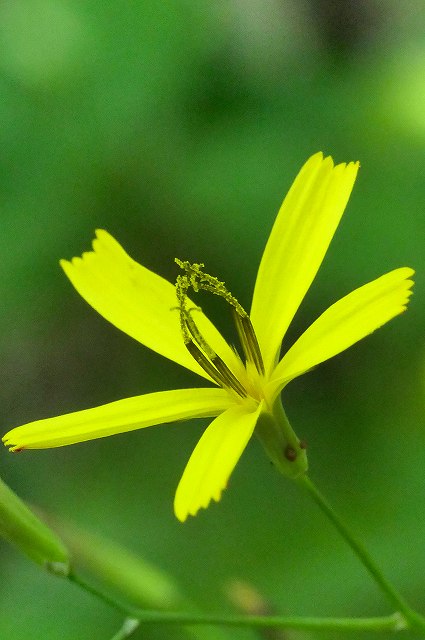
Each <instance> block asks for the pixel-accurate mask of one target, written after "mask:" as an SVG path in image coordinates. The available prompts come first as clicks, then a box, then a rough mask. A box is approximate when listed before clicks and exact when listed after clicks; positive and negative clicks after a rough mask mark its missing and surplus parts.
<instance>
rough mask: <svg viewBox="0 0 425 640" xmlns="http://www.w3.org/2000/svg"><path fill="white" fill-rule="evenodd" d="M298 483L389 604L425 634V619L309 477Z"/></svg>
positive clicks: (299, 480)
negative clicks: (399, 590)
mask: <svg viewBox="0 0 425 640" xmlns="http://www.w3.org/2000/svg"><path fill="white" fill-rule="evenodd" d="M298 483H299V484H300V485H302V486H303V487H304V488H305V489H307V491H308V492H309V493H310V495H311V497H312V498H313V500H314V501H315V502H316V504H317V505H318V506H319V507H320V509H321V510H322V511H323V513H324V514H325V515H326V516H327V517H328V518H329V520H330V521H331V522H332V524H333V525H334V527H335V528H336V529H337V531H338V532H339V533H340V534H341V536H342V537H343V538H344V540H345V541H346V542H347V544H348V545H349V546H350V547H351V549H352V550H353V551H354V553H355V554H356V556H357V557H358V558H359V560H360V562H361V563H362V564H363V565H364V567H366V569H367V570H368V572H369V573H370V575H371V576H372V578H373V579H374V580H375V582H376V583H377V585H378V586H379V588H380V589H381V591H382V592H383V593H384V594H385V596H386V597H387V599H388V600H389V602H390V603H391V604H392V605H393V606H394V607H395V608H396V609H397V610H398V611H399V612H400V613H401V614H402V615H403V617H404V618H405V620H406V621H407V623H408V626H409V627H415V628H417V629H421V630H422V632H425V618H424V617H423V616H421V615H420V614H419V613H417V612H416V611H414V610H413V609H412V608H411V607H410V606H409V605H408V604H407V602H406V600H405V599H404V598H403V596H402V595H401V594H400V593H399V592H398V591H397V590H396V589H395V587H394V586H393V585H392V584H391V582H389V580H388V579H387V578H386V577H385V576H384V574H383V573H382V571H381V570H380V569H379V567H378V566H377V565H376V563H375V561H374V560H373V559H372V557H371V556H370V554H369V552H368V551H367V550H366V548H365V547H364V546H363V544H362V543H361V542H359V541H358V540H357V539H356V538H355V536H354V535H353V534H352V532H351V531H350V529H349V527H348V526H347V525H346V524H345V523H344V522H343V521H342V520H341V519H340V517H339V516H338V515H337V514H336V513H335V511H334V509H333V507H332V506H331V505H330V504H329V502H328V501H327V499H326V498H325V497H324V496H323V495H322V493H321V492H320V491H319V489H317V487H316V486H315V485H314V484H313V482H312V481H311V480H310V478H309V477H308V476H307V475H302V476H300V477H299V478H298Z"/></svg>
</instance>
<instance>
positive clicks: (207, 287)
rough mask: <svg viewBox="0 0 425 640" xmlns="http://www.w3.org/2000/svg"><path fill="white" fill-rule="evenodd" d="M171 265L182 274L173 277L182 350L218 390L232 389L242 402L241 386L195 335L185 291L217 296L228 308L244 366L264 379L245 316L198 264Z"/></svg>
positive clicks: (181, 263)
mask: <svg viewBox="0 0 425 640" xmlns="http://www.w3.org/2000/svg"><path fill="white" fill-rule="evenodd" d="M175 262H176V263H177V264H178V266H179V267H180V268H181V269H182V270H183V271H184V275H179V276H177V281H176V294H177V301H178V305H179V307H178V308H179V311H180V325H181V329H182V334H183V340H184V343H185V345H186V348H187V349H188V351H189V352H190V354H191V355H192V356H193V358H194V359H195V360H196V362H197V363H198V364H199V365H200V366H201V367H202V368H203V369H204V371H205V372H206V373H208V375H209V376H210V377H211V378H212V379H213V380H214V381H215V382H216V383H217V384H218V385H219V386H221V387H225V388H230V389H233V391H235V392H236V393H237V394H238V395H239V396H241V397H242V398H245V397H247V396H248V395H249V394H248V392H247V390H246V389H245V386H244V385H243V384H241V382H240V381H239V380H238V378H237V377H236V376H235V375H234V374H233V372H232V371H231V370H230V369H229V367H228V366H227V365H226V363H225V362H224V361H223V360H222V359H221V358H220V356H219V355H218V354H217V353H216V352H215V351H214V350H213V349H212V347H211V346H210V345H209V344H208V342H207V341H206V340H205V338H204V337H203V336H202V334H201V332H200V331H199V329H198V327H197V325H196V322H195V320H194V319H193V316H192V313H193V312H194V311H199V310H200V308H199V307H188V296H187V292H188V290H189V289H193V291H195V292H196V293H197V292H198V291H201V290H203V291H208V292H209V293H213V294H214V295H217V296H220V297H221V298H223V299H224V300H225V301H226V302H227V303H228V304H229V305H230V306H231V309H232V315H233V319H234V322H235V325H236V329H237V332H238V336H239V340H240V343H241V346H242V349H243V352H244V355H245V364H246V365H248V364H249V363H250V364H252V365H254V367H255V369H256V370H257V373H258V374H260V375H264V363H263V358H262V356H261V351H260V347H259V344H258V340H257V336H256V335H255V332H254V328H253V326H252V323H251V320H250V317H249V315H248V314H247V312H246V311H245V309H244V308H243V307H242V305H241V304H239V302H238V301H237V299H236V298H235V297H234V296H233V295H232V294H231V293H230V291H229V290H228V289H227V288H226V286H225V284H224V282H221V281H220V280H218V278H216V277H215V276H210V275H209V274H208V273H205V271H203V270H202V269H203V267H204V265H203V264H202V263H199V264H197V263H193V264H192V263H190V262H188V261H187V260H179V259H178V258H176V259H175Z"/></svg>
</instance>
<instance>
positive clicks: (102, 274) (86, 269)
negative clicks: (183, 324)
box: [60, 230, 235, 379]
mask: <svg viewBox="0 0 425 640" xmlns="http://www.w3.org/2000/svg"><path fill="white" fill-rule="evenodd" d="M60 264H61V266H62V268H63V270H64V271H65V273H66V275H67V276H68V278H69V279H70V280H71V282H72V284H73V285H74V287H75V289H76V290H77V291H78V293H79V294H80V295H81V296H82V297H83V298H84V299H85V300H86V301H87V302H88V303H89V304H90V305H91V306H92V307H93V308H94V309H96V311H97V312H98V313H100V315H102V316H103V317H104V318H106V320H109V322H111V323H112V324H113V325H115V326H116V327H118V329H121V331H124V332H125V333H127V334H128V335H129V336H131V337H132V338H135V339H136V340H138V341H139V342H141V343H142V344H144V345H146V346H147V347H149V348H150V349H153V350H154V351H156V352H157V353H160V354H161V355H163V356H165V357H166V358H170V360H173V361H174V362H177V363H178V364H181V365H182V366H184V367H187V368H188V369H190V370H191V371H195V372H196V373H198V374H199V375H201V376H203V377H204V378H207V379H209V376H208V375H207V374H206V373H205V371H204V370H203V369H202V368H201V367H200V366H199V365H198V364H197V362H195V360H194V359H193V358H192V356H191V355H190V354H189V352H188V351H187V349H186V347H185V346H184V342H183V336H182V332H181V328H180V318H179V312H178V310H177V299H176V291H175V287H174V286H173V285H172V284H171V283H170V282H168V281H167V280H165V279H164V278H162V277H161V276H159V275H157V274H156V273H154V272H153V271H150V270H149V269H146V268H145V267H143V266H141V265H140V264H138V263H137V262H135V261H134V260H133V259H132V258H130V256H129V255H128V254H127V253H126V252H125V251H124V249H123V248H122V247H121V245H120V244H119V243H118V242H117V241H116V240H115V239H114V238H113V237H112V236H111V235H110V234H109V233H107V232H106V231H103V230H97V231H96V239H95V240H94V241H93V251H90V252H87V253H83V255H82V257H81V258H73V260H72V261H71V262H68V261H67V260H61V263H60ZM193 306H195V305H193ZM195 320H196V323H197V325H198V326H199V330H200V331H201V333H202V335H203V336H204V338H205V340H206V341H207V342H208V343H209V344H210V346H212V348H213V349H214V350H215V351H216V352H217V353H218V354H219V355H220V356H221V357H222V359H223V360H225V361H226V362H227V363H228V364H229V365H230V366H235V364H234V363H235V355H234V353H233V351H232V350H231V348H230V347H229V346H228V345H227V343H226V342H225V340H224V338H223V337H222V336H221V335H220V333H219V332H218V331H217V329H216V328H215V327H214V325H213V324H212V323H211V322H210V321H209V320H208V319H207V318H206V316H205V315H204V314H203V313H202V312H199V313H196V318H195Z"/></svg>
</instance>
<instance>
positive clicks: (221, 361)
mask: <svg viewBox="0 0 425 640" xmlns="http://www.w3.org/2000/svg"><path fill="white" fill-rule="evenodd" d="M358 167H359V165H358V163H353V162H350V163H348V164H339V165H336V166H334V163H333V161H332V158H330V157H327V158H323V155H322V154H321V153H317V154H315V155H313V156H312V157H311V158H310V159H309V160H308V161H307V162H306V163H305V165H304V166H303V167H302V169H301V171H300V172H299V174H298V176H297V177H296V179H295V181H294V183H293V185H292V187H291V189H290V190H289V193H288V195H287V196H286V198H285V200H284V202H283V204H282V207H281V209H280V211H279V214H278V216H277V219H276V221H275V224H274V226H273V229H272V232H271V234H270V237H269V240H268V242H267V245H266V248H265V251H264V254H263V257H262V260H261V263H260V267H259V270H258V275H257V280H256V283H255V289H254V295H253V299H252V306H251V312H250V314H249V316H248V314H247V313H246V312H245V311H244V310H243V309H242V307H240V305H238V303H237V301H236V299H235V298H233V296H231V294H230V293H229V292H228V291H227V290H226V289H225V287H224V284H223V283H220V282H219V281H218V280H216V279H215V278H212V277H211V276H208V275H207V274H205V273H203V271H202V268H201V267H202V265H189V263H181V262H180V261H178V262H179V264H180V266H182V267H183V268H184V270H185V275H184V276H180V280H179V286H178V287H177V294H178V304H179V307H180V314H179V313H178V312H177V311H176V288H175V287H174V286H173V285H172V284H171V283H170V282H168V281H166V280H165V279H163V278H162V277H160V276H158V275H156V274H155V273H153V272H152V271H149V270H148V269H146V268H145V267H143V266H141V265H140V264H138V263H137V262H134V261H133V260H132V259H131V258H130V257H129V256H128V255H127V254H126V253H125V251H124V250H123V249H122V247H121V246H120V245H119V244H118V242H117V241H116V240H114V238H112V237H111V236H110V235H109V234H108V233H107V232H106V231H97V233H96V239H95V240H94V241H93V251H90V252H87V253H84V254H83V256H82V257H81V258H74V259H73V260H72V261H71V262H68V261H65V260H63V261H61V265H62V267H63V269H64V271H65V273H66V275H67V276H68V278H69V279H70V280H71V282H72V284H73V285H74V287H75V288H76V290H77V291H78V292H79V294H80V295H81V296H82V297H83V298H84V299H85V300H86V301H87V302H88V303H89V304H90V305H91V306H92V307H93V308H94V309H96V311H98V312H99V313H100V314H101V315H102V316H103V317H104V318H106V319H107V320H109V322H111V323H112V324H114V325H115V326H116V327H118V328H119V329H121V330H122V331H124V332H125V333H127V334H128V335H130V336H132V337H133V338H135V339H136V340H138V341H139V342H141V343H142V344H144V345H146V346H147V347H149V348H150V349H153V350H154V351H156V352H157V353H159V354H161V355H163V356H165V357H167V358H170V359H171V360H173V361H174V362H177V363H178V364H180V365H182V366H184V367H186V368H187V369H190V370H191V371H194V372H196V373H197V374H199V375H200V376H201V377H203V378H204V379H206V380H208V382H209V383H210V384H211V382H212V383H214V384H215V387H212V386H208V387H201V388H196V389H179V390H174V391H160V392H157V393H149V394H146V395H141V396H137V397H134V398H128V399H125V400H119V401H117V402H112V403H110V404H107V405H104V406H101V407H96V408H94V409H87V410H85V411H78V412H76V413H71V414H67V415H64V416H58V417H55V418H49V419H47V420H39V421H36V422H32V423H30V424H27V425H24V426H22V427H17V428H15V429H12V430H11V431H9V433H7V434H6V435H5V436H4V438H3V441H4V443H5V445H6V446H9V447H10V448H11V450H12V451H18V450H21V449H37V448H45V447H59V446H63V445H67V444H73V443H75V442H82V441H84V440H91V439H93V438H101V437H104V436H109V435H112V434H115V433H122V432H125V431H131V430H133V429H140V428H142V427H149V426H152V425H158V424H163V423H166V422H172V421H174V420H185V419H188V418H198V417H214V418H215V419H214V420H213V421H212V422H211V424H210V425H209V426H208V428H207V429H206V430H205V432H204V434H203V435H202V437H201V439H200V440H199V442H198V444H197V446H196V448H195V450H194V451H193V453H192V455H191V457H190V459H189V462H188V464H187V466H186V469H185V470H184V473H183V476H182V478H181V480H180V483H179V485H178V488H177V492H176V497H175V502H174V508H175V513H176V516H177V518H178V519H179V520H181V521H184V520H185V519H186V518H187V516H188V515H189V514H191V515H195V514H196V513H197V511H198V510H199V509H200V508H201V507H204V508H205V507H207V506H208V504H209V503H210V501H211V499H214V500H217V501H218V500H219V499H220V497H221V493H222V491H223V489H224V488H225V487H226V484H227V481H228V479H229V476H230V474H231V473H232V471H233V469H234V467H235V465H236V464H237V462H238V460H239V458H240V456H241V454H242V452H243V450H244V449H245V447H246V445H247V443H248V441H249V439H250V438H251V436H252V434H253V433H254V430H255V432H256V434H257V435H258V437H259V439H260V441H261V442H262V444H263V446H264V448H265V450H266V452H267V454H268V455H269V456H270V458H271V459H272V461H273V462H274V464H275V465H276V467H277V468H278V469H279V471H281V472H282V473H283V474H285V475H287V476H289V477H296V476H298V475H300V474H303V473H305V472H306V470H307V459H306V454H305V450H304V445H303V443H302V442H300V441H299V440H298V438H297V437H296V435H295V433H294V432H293V430H292V428H291V426H290V425H289V423H288V421H287V420H286V416H285V414H284V412H283V408H282V405H281V401H280V392H281V391H282V389H283V388H284V387H285V386H286V385H287V384H288V382H290V381H291V380H293V379H294V378H296V377H297V376H300V375H302V374H303V373H305V372H306V371H308V370H310V369H311V368H312V367H315V366H316V365H318V364H319V363H321V362H323V361H325V360H327V359H328V358H331V357H332V356H334V355H336V354H338V353H340V352H341V351H344V349H347V348H348V347H350V346H351V345H352V344H354V343H355V342H357V341H358V340H360V339H361V338H363V337H364V336H366V335H368V334H370V333H371V332H372V331H374V330H375V329H377V328H378V327H380V326H381V325H383V324H384V323H385V322H387V321H388V320H390V319H391V318H393V317H394V316H396V315H398V314H399V313H401V312H402V311H404V310H405V309H406V304H407V302H408V299H409V296H410V294H411V291H410V288H411V286H412V284H413V283H412V281H411V280H409V278H410V276H412V275H413V273H414V272H413V270H412V269H409V268H407V267H405V268H400V269H395V270H394V271H391V272H390V273H387V274H385V275H383V276H381V277H380V278H377V279H376V280H373V281H372V282H369V283H368V284H366V285H364V286H362V287H360V288H358V289H356V290H355V291H353V292H352V293H350V294H349V295H347V296H345V297H344V298H342V299H341V300H339V301H338V302H336V303H335V304H333V305H332V306H331V307H329V309H328V310H327V311H325V312H324V313H323V314H322V315H321V316H320V317H319V318H318V319H317V320H316V321H315V322H313V324H312V325H311V326H310V327H309V328H308V329H307V330H306V331H305V332H304V333H303V334H302V335H301V337H300V338H299V339H298V340H297V341H296V342H295V344H294V345H293V346H292V347H291V348H290V349H289V351H288V352H287V353H286V354H285V355H284V356H283V357H282V358H280V349H281V343H282V339H283V336H284V335H285V332H286V330H287V328H288V326H289V324H290V322H291V320H292V318H293V317H294V315H295V313H296V311H297V309H298V307H299V305H300V304H301V301H302V300H303V298H304V296H305V294H306V292H307V290H308V289H309V287H310V285H311V283H312V281H313V279H314V277H315V275H316V273H317V271H318V269H319V267H320V265H321V263H322V260H323V258H324V256H325V253H326V251H327V249H328V246H329V244H330V241H331V239H332V237H333V235H334V233H335V230H336V228H337V226H338V223H339V221H340V218H341V216H342V214H343V212H344V209H345V206H346V204H347V201H348V199H349V197H350V194H351V190H352V188H353V185H354V181H355V179H356V175H357V171H358ZM189 287H191V288H193V289H194V290H195V291H196V290H198V289H199V288H201V289H202V288H204V289H207V290H211V291H212V292H213V293H218V294H219V295H222V296H223V297H224V298H225V299H226V300H227V301H228V302H229V304H231V305H232V308H233V311H234V317H235V320H236V324H237V327H238V331H239V335H240V337H241V344H242V347H243V350H244V355H245V361H242V359H241V358H240V357H239V356H238V354H237V353H236V352H235V351H234V349H233V348H232V347H231V346H230V345H229V344H227V342H226V341H225V340H224V338H223V337H222V336H221V334H220V333H219V331H218V330H217V329H216V328H215V327H214V325H213V324H212V323H211V322H210V321H209V320H208V318H207V317H206V316H205V315H204V314H203V313H202V311H201V310H200V309H199V308H196V307H194V304H193V303H192V302H190V300H189V299H188V298H187V296H186V293H187V289H188V288H189ZM195 309H196V311H195ZM179 315H180V317H179Z"/></svg>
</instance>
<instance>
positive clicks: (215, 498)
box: [174, 485, 227, 522]
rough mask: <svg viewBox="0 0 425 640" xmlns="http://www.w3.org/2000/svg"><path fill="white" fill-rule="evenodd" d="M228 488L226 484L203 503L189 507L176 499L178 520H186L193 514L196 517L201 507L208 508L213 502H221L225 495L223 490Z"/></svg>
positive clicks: (175, 506) (175, 512)
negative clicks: (180, 503)
mask: <svg viewBox="0 0 425 640" xmlns="http://www.w3.org/2000/svg"><path fill="white" fill-rule="evenodd" d="M226 488H227V485H226V486H224V487H223V488H222V489H220V490H219V491H217V493H215V494H214V495H212V496H209V497H208V498H207V499H206V500H205V501H204V502H203V503H202V504H198V505H197V506H196V507H191V508H188V507H187V505H185V506H184V507H183V506H182V505H179V504H178V502H177V500H176V499H175V500H174V515H175V516H176V518H177V520H179V521H180V522H186V520H187V519H188V517H189V516H192V517H193V518H194V517H195V516H197V515H198V513H199V512H200V511H201V509H208V507H209V506H210V504H211V503H212V502H220V500H221V497H222V495H223V491H224V490H225V489H226Z"/></svg>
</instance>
